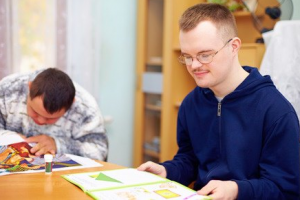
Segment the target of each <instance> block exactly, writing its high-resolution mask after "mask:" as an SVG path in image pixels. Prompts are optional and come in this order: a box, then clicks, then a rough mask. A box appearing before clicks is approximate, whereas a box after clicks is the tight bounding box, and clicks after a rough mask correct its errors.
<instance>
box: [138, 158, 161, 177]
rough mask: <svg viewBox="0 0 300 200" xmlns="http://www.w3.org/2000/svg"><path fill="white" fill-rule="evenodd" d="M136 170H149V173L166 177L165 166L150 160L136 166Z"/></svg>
mask: <svg viewBox="0 0 300 200" xmlns="http://www.w3.org/2000/svg"><path fill="white" fill-rule="evenodd" d="M137 170H140V171H147V172H151V173H153V174H156V175H159V176H161V177H163V178H166V177H167V172H166V169H165V167H164V166H162V165H159V164H157V163H154V162H151V161H148V162H146V163H144V164H141V165H140V166H139V167H138V168H137Z"/></svg>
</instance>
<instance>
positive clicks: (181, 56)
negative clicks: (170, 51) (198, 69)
mask: <svg viewBox="0 0 300 200" xmlns="http://www.w3.org/2000/svg"><path fill="white" fill-rule="evenodd" d="M232 40H233V38H231V39H229V40H228V41H227V42H226V43H225V44H224V45H223V46H222V48H221V49H219V50H218V51H216V52H215V53H211V54H209V55H208V56H210V57H211V60H210V61H209V62H204V63H203V62H201V61H200V60H199V59H198V56H199V55H202V54H205V53H197V55H196V57H192V56H190V58H191V59H192V60H191V64H189V65H188V64H186V62H185V60H184V59H185V56H184V55H182V54H181V55H180V56H179V57H178V61H179V62H180V63H181V64H183V65H186V66H191V65H192V64H193V61H194V58H196V59H197V61H198V62H200V63H201V64H209V63H211V62H212V61H213V59H214V57H215V56H216V55H217V54H218V53H219V52H220V51H221V50H222V49H223V48H224V47H225V46H226V45H227V44H228V43H229V42H230V41H232ZM183 62H184V63H183Z"/></svg>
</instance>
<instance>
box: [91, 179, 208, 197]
mask: <svg viewBox="0 0 300 200" xmlns="http://www.w3.org/2000/svg"><path fill="white" fill-rule="evenodd" d="M88 194H89V195H90V196H91V197H93V198H94V199H100V200H101V199H105V200H153V199H155V200H166V199H172V200H204V199H210V198H209V197H205V196H201V195H197V193H196V192H195V191H193V190H191V189H190V188H187V187H185V186H183V185H181V184H179V183H176V182H171V181H170V182H165V183H153V184H149V185H140V186H130V187H126V188H119V189H118V188H117V189H111V190H102V191H91V192H88Z"/></svg>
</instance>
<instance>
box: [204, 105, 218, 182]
mask: <svg viewBox="0 0 300 200" xmlns="http://www.w3.org/2000/svg"><path fill="white" fill-rule="evenodd" d="M221 107H222V104H221V102H219V103H218V109H217V116H218V117H221ZM219 137H220V138H221V118H219ZM221 149H222V146H221V141H220V151H221ZM220 156H221V157H222V155H221V152H220ZM219 166H220V163H218V164H217V166H215V167H214V168H212V169H211V170H210V171H209V172H208V173H207V175H206V180H207V182H208V181H209V179H208V178H209V176H210V175H211V174H212V173H213V172H214V171H215V170H216V169H218V168H219Z"/></svg>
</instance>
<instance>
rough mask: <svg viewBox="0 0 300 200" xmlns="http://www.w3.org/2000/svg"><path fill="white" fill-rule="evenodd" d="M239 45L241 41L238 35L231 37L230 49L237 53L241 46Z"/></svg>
mask: <svg viewBox="0 0 300 200" xmlns="http://www.w3.org/2000/svg"><path fill="white" fill-rule="evenodd" d="M241 45H242V42H241V39H240V38H238V37H234V38H233V39H232V42H231V46H232V51H233V52H234V53H236V54H237V53H238V51H239V50H240V48H241Z"/></svg>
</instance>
